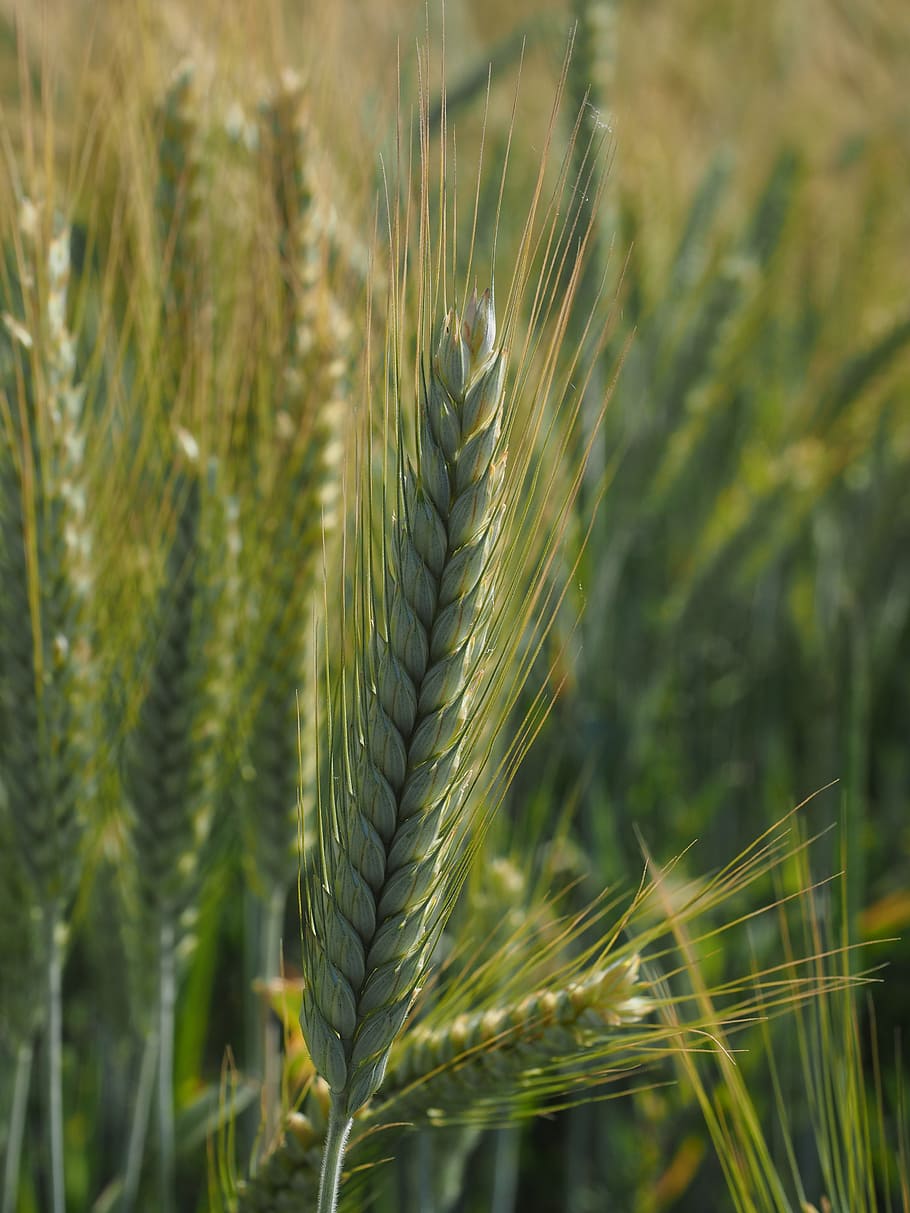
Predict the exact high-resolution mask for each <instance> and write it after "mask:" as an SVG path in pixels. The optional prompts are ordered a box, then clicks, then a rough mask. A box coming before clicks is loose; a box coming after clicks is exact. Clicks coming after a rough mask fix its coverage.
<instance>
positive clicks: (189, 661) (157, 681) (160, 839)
mask: <svg viewBox="0 0 910 1213" xmlns="http://www.w3.org/2000/svg"><path fill="white" fill-rule="evenodd" d="M178 444H179V453H178V456H177V469H178V470H177V473H176V476H175V480H174V489H173V495H174V501H175V512H174V531H173V535H172V536H171V538H170V543H169V547H168V551H167V560H166V568H165V576H164V583H163V585H162V588H161V592H160V600H159V605H158V612H157V619H156V622H155V626H154V629H153V637H154V639H153V652H152V655H151V659H150V663H149V671H148V677H147V684H146V689H145V694H144V696H143V699H142V703H141V706H140V709H139V716H138V720H137V722H136V726H135V728H134V729H133V730H132V732H131V734H130V736H129V738H128V739H127V743H126V753H125V763H124V782H125V786H126V790H127V795H128V798H129V802H130V807H131V830H130V836H131V839H132V845H133V848H134V852H135V860H136V873H137V879H138V883H139V888H140V890H141V901H142V906H143V916H148V917H150V918H151V919H153V920H157V921H159V922H175V921H176V920H177V918H178V917H179V916H180V914H181V913H182V912H183V911H184V910H185V909H186V908H187V907H188V906H190V905H191V904H192V903H193V902H194V901H195V899H196V896H197V893H198V886H199V880H200V876H199V867H200V860H201V858H202V856H203V855H204V852H205V846H206V841H207V839H208V836H209V833H210V830H211V827H212V812H213V797H214V787H215V770H214V766H215V757H216V747H217V744H218V719H219V712H218V708H219V704H220V698H219V696H220V692H221V684H222V681H223V678H222V665H223V634H222V624H223V619H224V616H225V608H224V597H225V585H224V578H225V570H226V569H229V567H230V561H229V558H228V553H227V547H228V545H229V537H228V527H227V522H226V519H225V507H224V502H223V498H222V495H221V493H220V492H219V486H218V484H217V469H216V468H215V467H214V465H212V466H211V467H210V468H209V469H208V475H206V474H204V472H203V470H202V469H201V468H200V466H199V461H200V456H199V452H198V449H197V447H196V444H195V441H194V440H193V439H192V437H191V436H190V435H189V434H186V433H184V432H181V435H180V437H179V440H178Z"/></svg>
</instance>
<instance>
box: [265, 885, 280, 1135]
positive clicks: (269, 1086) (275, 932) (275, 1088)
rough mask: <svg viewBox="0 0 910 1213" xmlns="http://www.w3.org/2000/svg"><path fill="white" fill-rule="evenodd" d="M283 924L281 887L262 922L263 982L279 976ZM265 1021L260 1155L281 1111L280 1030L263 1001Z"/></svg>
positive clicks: (269, 902) (272, 1133)
mask: <svg viewBox="0 0 910 1213" xmlns="http://www.w3.org/2000/svg"><path fill="white" fill-rule="evenodd" d="M283 922H284V887H283V886H282V887H281V888H279V889H278V890H276V891H275V892H273V894H272V896H271V897H270V898H269V899H268V901H267V902H266V906H265V913H264V915H263V919H262V944H261V952H260V959H261V965H262V976H263V978H264V979H265V980H266V981H269V980H270V979H272V978H273V977H278V976H279V975H280V969H281V928H282V925H283ZM261 1006H262V1015H263V1017H264V1025H263V1029H264V1030H263V1036H264V1048H265V1057H264V1059H263V1074H262V1102H263V1111H264V1121H265V1124H264V1132H263V1140H262V1148H261V1151H260V1155H264V1154H265V1153H266V1151H268V1150H269V1149H271V1147H272V1143H273V1142H274V1139H275V1134H276V1131H277V1129H278V1115H279V1111H280V1107H281V1028H280V1024H279V1023H278V1020H277V1019H276V1018H275V1016H274V1015H273V1014H272V1012H271V1010H270V1008H269V1007H268V1005H267V1004H266V1003H265V1001H262V1003H261Z"/></svg>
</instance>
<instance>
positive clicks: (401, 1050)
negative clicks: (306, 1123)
mask: <svg viewBox="0 0 910 1213" xmlns="http://www.w3.org/2000/svg"><path fill="white" fill-rule="evenodd" d="M638 971H639V958H638V957H637V956H631V957H628V958H626V959H623V960H621V961H617V962H616V963H614V964H612V965H609V966H608V967H606V968H602V969H596V970H594V972H591V973H589V974H587V975H585V976H583V977H581V978H580V979H579V980H577V981H575V982H572V983H571V984H569V985H567V986H566V987H564V988H562V989H546V990H540V991H537V992H536V993H534V994H529V995H528V996H527V997H526V998H523V999H521V1001H520V1002H518V1003H515V1004H512V1005H507V1006H502V1007H491V1008H488V1009H487V1010H484V1011H476V1012H473V1013H467V1014H463V1015H459V1016H457V1017H456V1018H455V1019H454V1020H453V1021H452V1022H451V1023H449V1024H444V1025H442V1026H440V1027H435V1026H424V1025H420V1024H418V1025H417V1026H416V1027H414V1028H412V1029H411V1030H410V1031H409V1032H408V1033H407V1035H406V1037H404V1038H403V1039H402V1040H401V1042H400V1043H399V1044H397V1045H396V1046H395V1048H394V1049H393V1051H392V1056H391V1058H390V1061H389V1069H388V1074H387V1076H386V1082H385V1086H384V1089H383V1102H382V1103H381V1104H380V1105H379V1106H378V1107H377V1108H376V1109H375V1112H373V1111H372V1109H371V1114H372V1115H374V1116H375V1117H376V1119H377V1120H380V1121H382V1120H394V1119H396V1118H398V1117H399V1116H400V1117H402V1118H405V1119H410V1118H415V1117H419V1116H421V1114H423V1115H426V1109H427V1108H429V1107H432V1108H434V1109H436V1110H437V1115H436V1117H435V1119H437V1120H438V1119H441V1118H443V1117H444V1116H445V1115H448V1114H452V1115H457V1112H458V1110H459V1109H462V1108H464V1107H465V1106H467V1107H468V1108H469V1109H472V1110H474V1111H475V1112H480V1110H481V1109H482V1107H483V1105H484V1104H486V1105H487V1106H489V1105H490V1104H491V1103H493V1102H495V1103H501V1104H503V1105H505V1104H508V1102H509V1097H510V1094H512V1093H514V1092H515V1091H516V1090H517V1089H519V1088H520V1080H521V1076H522V1074H524V1073H526V1072H528V1071H531V1070H534V1069H537V1068H540V1067H544V1066H546V1065H547V1064H551V1065H552V1064H553V1063H558V1062H559V1061H560V1060H561V1059H563V1058H567V1057H569V1056H573V1055H574V1056H577V1055H578V1054H579V1053H580V1052H581V1051H582V1050H584V1049H585V1048H589V1047H592V1046H596V1045H597V1044H598V1043H600V1042H602V1041H603V1040H604V1039H606V1038H607V1037H609V1036H611V1035H613V1034H615V1032H616V1030H617V1029H619V1028H622V1027H623V1026H625V1025H629V1024H635V1023H639V1022H640V1021H641V1020H642V1019H643V1018H644V1016H645V1015H647V1014H648V1012H649V1010H650V1008H651V1004H650V1002H649V1000H648V998H647V997H646V996H645V993H644V990H643V987H642V985H641V983H640V981H639V976H638ZM440 1110H441V1112H440ZM481 1114H482V1113H481Z"/></svg>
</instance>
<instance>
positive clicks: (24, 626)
mask: <svg viewBox="0 0 910 1213" xmlns="http://www.w3.org/2000/svg"><path fill="white" fill-rule="evenodd" d="M17 218H18V226H17V227H16V228H15V229H14V230H13V232H11V233H10V232H6V233H4V236H5V238H6V240H8V241H9V242H10V243H9V245H7V247H6V248H5V249H4V261H3V269H2V280H0V289H2V294H3V304H4V307H3V327H2V329H0V370H2V374H3V397H2V402H0V410H2V411H0V579H2V584H3V593H2V594H0V721H2V724H3V729H2V733H0V769H2V771H3V781H4V785H5V790H6V797H7V802H8V812H9V819H10V821H11V823H12V827H13V831H14V835H15V839H16V848H17V852H18V859H19V861H20V862H21V863H22V864H23V865H24V866H25V869H26V870H27V872H28V875H29V878H30V881H31V884H32V888H33V892H34V896H35V898H36V900H37V903H38V905H39V907H40V909H41V914H42V920H43V925H44V930H45V937H46V941H45V948H44V954H45V957H46V964H47V1007H48V1031H47V1060H48V1067H47V1069H48V1087H47V1101H48V1102H47V1108H46V1113H47V1127H48V1134H49V1143H50V1180H49V1185H48V1186H49V1191H50V1194H51V1197H50V1198H51V1205H52V1208H53V1210H54V1213H59V1211H60V1210H62V1208H63V1200H64V1195H63V1192H64V1175H63V1108H62V1093H61V1074H60V1067H61V1027H62V1025H61V1016H62V1009H61V985H62V974H63V960H64V952H65V944H66V934H67V916H68V912H69V906H70V901H71V898H72V896H73V893H74V891H75V887H76V883H77V880H78V878H79V874H80V870H81V848H82V842H83V838H84V834H85V826H86V806H87V803H88V800H89V796H90V794H91V782H90V780H91V761H90V759H91V741H90V738H91V731H92V726H93V720H94V700H95V693H96V683H95V678H94V660H93V637H92V634H91V627H90V621H89V615H88V594H89V588H90V585H91V571H90V570H91V557H92V552H91V541H90V538H89V532H88V527H87V519H86V492H85V485H84V476H83V466H82V465H83V433H82V421H83V416H82V414H83V392H82V391H81V389H80V388H79V387H78V386H77V384H76V382H75V368H76V359H75V342H74V340H73V337H72V335H71V333H70V330H69V327H68V317H67V299H68V287H69V275H70V228H69V226H68V224H67V223H65V222H64V220H63V218H62V217H61V216H60V215H59V214H57V213H55V212H54V210H53V207H52V205H51V203H50V202H49V200H46V199H39V200H37V201H34V200H32V199H29V198H27V197H25V198H20V199H19V206H18V214H17Z"/></svg>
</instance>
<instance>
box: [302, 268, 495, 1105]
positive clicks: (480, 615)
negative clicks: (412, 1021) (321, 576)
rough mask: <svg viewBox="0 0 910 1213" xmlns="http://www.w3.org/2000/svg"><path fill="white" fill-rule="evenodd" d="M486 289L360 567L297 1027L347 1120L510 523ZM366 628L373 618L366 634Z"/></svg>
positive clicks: (419, 943) (390, 1015) (420, 891)
mask: <svg viewBox="0 0 910 1213" xmlns="http://www.w3.org/2000/svg"><path fill="white" fill-rule="evenodd" d="M494 344H495V318H494V312H493V301H492V297H491V295H490V292H486V293H485V294H484V295H483V296H482V297H481V298H479V299H478V298H477V296H476V293H475V295H474V296H473V297H472V299H471V301H470V302H469V304H468V308H467V311H466V314H465V317H464V320H463V321H462V320H461V319H460V318H459V317H458V315H457V314H456V313H455V312H454V311H453V312H450V314H449V316H448V319H447V321H446V324H445V327H444V330H443V334H442V338H441V340H440V343H439V347H438V349H437V351H436V354H435V356H434V358H433V360H432V366H431V370H430V376H429V379H428V381H427V383H426V385H425V391H424V397H423V400H422V402H421V407H420V410H419V417H418V435H419V437H418V444H419V445H418V464H417V467H416V469H415V468H413V467H411V466H410V464H409V463H407V462H406V461H405V459H404V457H403V456H402V457H401V466H400V471H399V484H398V498H399V499H398V503H397V510H396V515H395V518H394V520H393V522H392V526H391V532H390V534H389V536H388V539H387V541H386V542H387V553H386V556H387V560H388V571H387V573H386V576H385V582H386V584H385V585H384V586H383V587H382V588H383V593H382V595H381V596H380V594H379V593H378V592H377V588H376V587H375V586H374V584H373V582H372V581H371V580H370V579H369V577H367V578H366V579H365V580H366V585H365V587H364V588H365V591H366V593H367V595H368V601H367V604H366V606H365V610H364V617H363V626H364V634H363V635H362V636H361V638H360V643H361V645H362V649H361V653H360V656H359V659H358V661H359V664H358V667H357V676H356V695H357V703H356V708H355V713H354V715H353V717H352V718H351V719H350V720H349V721H347V722H343V724H346V725H347V729H348V730H349V731H348V732H346V734H345V742H344V744H345V750H344V756H343V777H342V780H341V781H340V784H339V787H338V790H337V792H336V794H335V798H334V799H333V802H332V803H331V804H330V805H329V806H327V807H326V810H325V812H324V813H323V817H322V861H321V864H320V865H318V871H317V874H316V875H315V876H314V877H313V879H311V880H310V882H309V883H308V886H307V903H308V916H307V922H306V929H305V933H304V958H305V972H306V973H307V976H308V981H307V984H306V988H305V991H304V996H303V1007H302V1011H301V1026H302V1029H303V1033H304V1037H305V1039H306V1042H307V1045H308V1047H309V1050H310V1054H311V1056H312V1058H313V1062H314V1064H315V1066H316V1068H317V1069H318V1071H319V1072H320V1073H321V1074H322V1075H323V1076H324V1077H325V1078H326V1079H327V1081H328V1083H329V1085H330V1087H331V1088H332V1098H333V1103H334V1106H335V1108H336V1109H337V1111H338V1113H339V1115H340V1116H341V1117H343V1118H344V1119H345V1120H349V1119H350V1118H351V1117H352V1116H353V1115H354V1113H355V1112H356V1111H357V1110H358V1109H359V1108H360V1107H362V1106H363V1105H364V1104H365V1103H366V1101H367V1100H368V1099H369V1098H370V1096H371V1095H372V1094H373V1093H374V1092H375V1091H376V1090H377V1088H378V1087H379V1085H380V1083H381V1082H382V1077H383V1074H384V1072H385V1067H386V1064H387V1062H388V1057H389V1052H390V1049H391V1046H392V1043H393V1041H394V1040H395V1037H396V1036H397V1034H398V1032H399V1031H400V1029H401V1027H402V1025H403V1023H404V1020H405V1018H406V1017H407V1014H408V1012H409V1010H410V1008H411V1004H412V1001H413V998H414V994H415V991H416V988H417V984H418V981H419V979H420V976H421V974H422V972H423V969H424V967H425V965H426V963H427V946H428V943H429V941H430V939H431V937H432V935H433V934H434V932H435V930H436V928H437V926H438V921H439V913H440V903H441V900H442V898H443V896H444V892H443V890H444V889H445V885H446V875H447V874H449V873H450V871H451V867H452V857H451V856H450V855H449V849H450V842H451V839H452V838H453V836H454V833H453V820H452V817H453V814H455V813H456V812H457V809H458V805H459V799H460V797H461V795H462V786H461V784H462V778H463V765H464V759H463V755H462V752H461V745H460V742H461V737H462V734H463V732H464V728H465V721H466V718H467V716H468V712H469V710H470V700H471V681H472V677H473V676H474V675H475V674H476V673H477V670H476V669H475V666H476V665H477V664H478V663H479V662H480V661H482V650H483V640H484V636H485V631H486V617H487V614H488V612H489V609H490V586H491V576H490V565H489V555H490V549H491V546H492V544H493V542H494V540H495V537H496V535H497V533H498V529H499V526H500V522H501V492H500V490H501V485H502V472H503V465H502V461H501V458H500V456H501V451H500V434H501V427H502V399H503V383H504V374H505V361H504V356H503V355H502V354H501V353H497V352H495V350H494ZM367 629H369V631H367Z"/></svg>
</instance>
